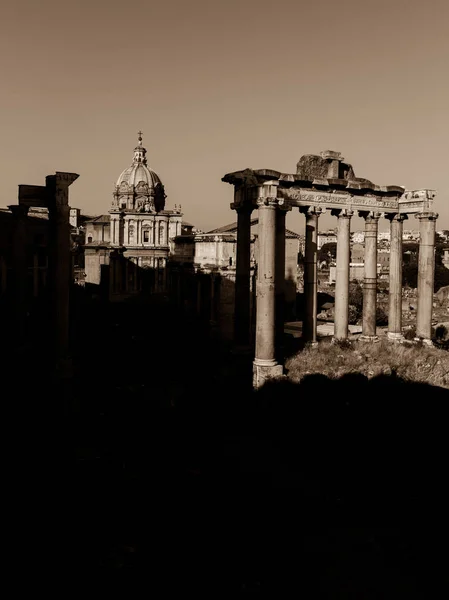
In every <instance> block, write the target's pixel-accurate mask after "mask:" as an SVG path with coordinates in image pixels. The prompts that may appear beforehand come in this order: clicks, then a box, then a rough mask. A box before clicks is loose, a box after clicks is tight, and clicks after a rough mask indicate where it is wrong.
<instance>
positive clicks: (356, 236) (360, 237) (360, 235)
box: [351, 231, 365, 244]
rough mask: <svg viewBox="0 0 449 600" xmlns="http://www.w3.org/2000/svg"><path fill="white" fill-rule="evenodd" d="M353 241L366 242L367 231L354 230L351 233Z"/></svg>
mask: <svg viewBox="0 0 449 600" xmlns="http://www.w3.org/2000/svg"><path fill="white" fill-rule="evenodd" d="M351 241H352V243H353V244H363V243H364V242H365V232H364V231H353V232H352V233H351Z"/></svg>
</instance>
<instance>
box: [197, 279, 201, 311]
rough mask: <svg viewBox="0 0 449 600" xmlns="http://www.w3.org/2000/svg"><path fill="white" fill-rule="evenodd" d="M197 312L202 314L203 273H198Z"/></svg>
mask: <svg viewBox="0 0 449 600" xmlns="http://www.w3.org/2000/svg"><path fill="white" fill-rule="evenodd" d="M196 314H197V315H198V316H200V315H201V275H199V274H197V282H196Z"/></svg>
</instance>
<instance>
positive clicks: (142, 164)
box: [116, 131, 162, 188]
mask: <svg viewBox="0 0 449 600" xmlns="http://www.w3.org/2000/svg"><path fill="white" fill-rule="evenodd" d="M138 135H139V138H138V145H137V146H136V147H135V148H134V158H133V162H132V165H131V166H129V167H127V168H126V169H125V170H124V171H122V173H121V175H120V177H119V178H118V179H117V184H116V185H117V187H120V186H121V185H122V183H125V184H126V186H127V187H136V186H137V185H138V184H139V183H141V182H142V183H144V184H146V185H147V186H148V187H149V188H154V187H156V184H158V183H159V184H160V185H162V181H161V180H160V178H159V175H157V173H155V172H154V171H153V170H152V169H149V168H148V165H147V157H146V154H147V149H146V148H144V147H143V146H142V132H141V131H139V134H138ZM123 187H124V186H123Z"/></svg>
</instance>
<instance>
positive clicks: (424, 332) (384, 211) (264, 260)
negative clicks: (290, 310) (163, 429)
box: [222, 150, 438, 387]
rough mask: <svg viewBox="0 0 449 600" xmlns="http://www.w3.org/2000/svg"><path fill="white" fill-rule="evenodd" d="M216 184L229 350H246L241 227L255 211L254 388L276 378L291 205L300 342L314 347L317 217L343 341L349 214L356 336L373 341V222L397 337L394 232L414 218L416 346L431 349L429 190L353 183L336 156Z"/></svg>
mask: <svg viewBox="0 0 449 600" xmlns="http://www.w3.org/2000/svg"><path fill="white" fill-rule="evenodd" d="M222 181H224V182H226V183H230V184H231V185H233V186H234V202H233V203H232V204H231V208H232V209H234V210H235V211H236V212H237V223H238V231H237V265H236V287H235V320H234V336H235V342H236V344H237V345H238V346H243V347H245V346H246V347H248V346H249V344H250V333H249V332H250V278H249V273H250V222H251V214H252V212H253V211H254V210H256V209H257V210H258V219H259V244H260V245H259V247H260V254H259V267H258V277H257V301H256V302H257V309H256V340H255V357H254V363H253V373H254V386H255V387H259V386H260V385H262V384H263V382H264V381H265V380H266V379H267V378H271V377H276V376H278V375H281V374H282V371H283V366H282V356H281V352H280V346H281V339H282V335H283V314H282V306H283V297H284V277H283V274H284V261H285V255H284V254H285V217H286V213H287V212H288V211H290V210H292V208H294V207H297V208H298V209H299V211H300V212H301V213H302V214H304V216H305V221H306V223H305V231H306V240H305V266H304V292H305V300H306V311H305V318H304V324H303V336H304V338H305V340H306V341H308V342H310V343H312V344H315V343H316V327H317V232H318V219H319V216H320V215H321V214H323V213H324V212H326V211H327V210H329V211H330V212H331V214H332V215H333V216H335V217H336V218H337V231H338V233H337V269H336V270H337V274H336V283H335V333H334V339H335V340H338V341H342V340H345V339H347V337H348V310H349V262H350V223H351V217H352V216H353V215H359V216H361V217H363V218H364V219H365V277H364V285H363V294H364V298H363V325H362V326H363V333H362V338H363V339H365V340H367V341H375V340H376V339H377V336H376V301H377V232H378V223H379V219H380V218H385V219H388V220H389V221H390V231H391V256H390V282H389V283H390V285H389V288H390V291H389V323H388V338H389V339H391V340H401V339H402V327H401V325H402V324H401V319H402V314H401V306H402V302H401V297H402V231H403V223H404V221H405V220H406V219H407V218H408V217H409V216H411V215H414V216H415V217H416V218H417V219H418V220H419V226H420V247H419V271H418V313H417V324H416V335H417V339H419V340H422V341H423V342H425V343H431V331H432V302H433V283H434V268H435V253H434V248H435V224H436V219H437V218H438V215H437V214H436V213H435V212H434V211H433V203H434V198H435V191H434V190H429V189H422V190H415V191H405V189H404V188H403V187H402V186H397V185H388V186H382V185H376V184H374V183H372V182H371V181H369V180H368V179H364V178H361V177H356V176H355V173H354V169H353V168H352V166H351V165H350V164H348V163H346V162H344V159H343V157H342V156H341V154H340V153H339V152H334V151H330V150H328V151H325V152H322V153H321V154H320V156H316V155H311V154H307V155H304V156H302V157H301V159H300V160H299V162H298V164H297V169H296V173H295V174H284V173H280V172H279V171H275V170H271V169H258V170H253V169H244V170H242V171H236V172H234V173H228V174H227V175H225V176H224V177H223V178H222Z"/></svg>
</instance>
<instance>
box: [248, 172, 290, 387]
mask: <svg viewBox="0 0 449 600" xmlns="http://www.w3.org/2000/svg"><path fill="white" fill-rule="evenodd" d="M278 185H279V182H278V181H268V182H266V183H265V184H264V185H262V186H260V187H259V197H258V199H257V205H258V207H259V262H258V269H257V308H256V353H255V358H254V363H253V366H254V368H253V385H254V387H256V388H258V387H260V386H261V385H263V383H264V382H265V381H266V379H269V378H272V377H276V376H280V375H282V371H283V369H282V365H279V364H278V363H277V361H276V348H275V337H276V319H275V316H276V315H275V305H276V297H275V296H276V294H275V285H276V279H275V268H276V210H277V206H278V200H277V197H276V195H277V186H278Z"/></svg>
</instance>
